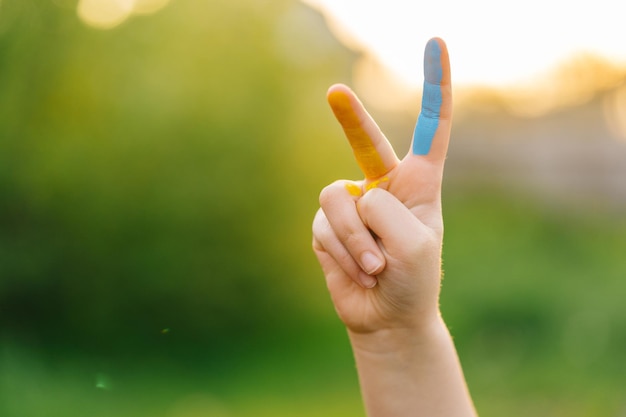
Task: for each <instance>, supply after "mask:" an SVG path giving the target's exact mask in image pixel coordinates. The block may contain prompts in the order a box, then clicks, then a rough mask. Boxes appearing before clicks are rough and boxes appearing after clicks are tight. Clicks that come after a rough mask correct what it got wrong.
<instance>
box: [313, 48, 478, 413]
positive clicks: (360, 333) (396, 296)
mask: <svg viewBox="0 0 626 417" xmlns="http://www.w3.org/2000/svg"><path fill="white" fill-rule="evenodd" d="M433 51H434V52H437V54H433ZM433 56H435V57H436V59H433ZM424 65H425V68H424V72H425V74H426V81H427V82H428V83H430V84H432V86H430V87H428V88H429V89H430V91H431V92H432V91H435V92H436V94H424V98H423V101H422V112H421V115H420V118H419V119H418V123H417V126H416V129H415V131H416V133H415V135H414V141H415V140H423V139H419V138H420V137H422V138H423V137H426V138H427V140H428V141H429V142H430V143H427V145H428V146H424V143H422V144H420V146H415V145H416V144H415V143H414V144H413V145H412V146H411V148H410V149H409V151H408V152H407V154H406V155H405V156H404V157H403V158H402V159H399V158H398V157H397V156H396V153H395V152H394V150H393V148H392V147H391V145H390V144H389V142H388V141H387V139H386V138H385V136H384V135H383V133H382V132H381V131H380V129H379V128H378V126H377V125H376V123H375V122H374V120H373V119H372V118H371V116H370V115H369V114H368V113H367V111H366V110H365V108H364V107H363V105H362V103H361V102H360V101H359V99H358V98H357V97H356V95H355V94H354V93H353V92H352V91H351V90H350V89H349V88H348V87H346V86H344V85H334V86H332V87H331V88H330V89H329V91H328V102H329V104H330V106H331V108H332V110H333V112H334V114H335V116H336V118H337V120H338V121H339V123H340V124H341V126H342V128H343V130H344V132H345V134H346V137H347V139H348V141H349V142H350V144H351V146H352V148H353V151H354V155H355V158H356V160H357V163H358V164H359V166H360V167H361V169H362V171H363V173H364V175H365V178H364V179H363V180H360V181H347V180H340V181H336V182H334V183H333V184H330V185H329V186H327V187H325V188H324V189H323V190H322V192H321V194H320V209H319V210H318V212H317V214H316V216H315V219H314V221H313V249H314V251H315V254H316V255H317V258H318V260H319V262H320V265H321V267H322V270H323V272H324V275H325V277H326V283H327V286H328V289H329V292H330V295H331V298H332V300H333V303H334V306H335V309H336V310H337V313H338V315H339V317H340V318H341V320H342V321H343V322H344V324H345V325H346V327H347V329H348V334H349V337H350V342H351V344H352V348H353V351H354V355H355V359H356V363H357V370H358V373H359V381H360V385H361V391H362V393H363V399H364V403H365V407H366V410H367V413H368V415H369V416H370V417H378V416H381V417H382V416H385V417H393V416H422V415H424V416H429V417H436V416H446V417H450V416H475V415H476V413H475V411H474V407H473V405H472V401H471V399H470V396H469V393H468V390H467V387H466V384H465V380H464V377H463V373H462V370H461V366H460V364H459V361H458V358H457V354H456V351H455V348H454V344H453V342H452V339H451V337H450V335H449V332H448V330H447V327H446V326H445V324H444V322H443V320H442V318H441V315H440V311H439V289H440V284H441V246H442V241H443V218H442V213H441V183H442V177H443V167H444V160H445V157H446V153H447V149H448V143H449V138H450V127H451V118H452V94H451V83H450V64H449V58H448V51H447V48H446V45H445V43H444V42H443V41H442V40H441V39H438V38H435V39H431V40H430V41H429V43H428V44H427V45H426V50H425V59H424ZM435 73H436V74H438V77H432V75H433V74H435ZM433 126H434V127H433ZM416 138H417V139H416ZM416 149H419V151H416ZM357 190H360V192H358V191H357Z"/></svg>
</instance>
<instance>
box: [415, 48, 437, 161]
mask: <svg viewBox="0 0 626 417" xmlns="http://www.w3.org/2000/svg"><path fill="white" fill-rule="evenodd" d="M442 78H443V69H442V66H441V46H440V45H439V43H438V42H437V40H436V39H431V40H430V41H429V42H428V43H427V44H426V50H425V51H424V92H423V94H422V111H421V113H420V115H419V117H418V119H417V124H416V125H415V130H414V132H413V154H415V155H428V153H429V152H430V148H431V145H432V143H433V138H434V137H435V133H436V132H437V128H438V127H439V117H440V115H441V105H442V104H443V94H442V91H441V81H442Z"/></svg>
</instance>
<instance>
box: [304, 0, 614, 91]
mask: <svg viewBox="0 0 626 417" xmlns="http://www.w3.org/2000/svg"><path fill="white" fill-rule="evenodd" d="M303 1H304V2H305V3H307V4H309V5H311V6H312V7H314V8H317V9H319V10H320V11H321V12H322V13H323V14H324V15H325V16H326V18H327V19H328V21H329V24H330V26H331V29H332V30H333V32H335V34H336V35H337V36H338V37H339V38H340V39H341V40H342V41H343V42H344V43H345V44H347V45H349V46H350V47H352V48H353V49H356V50H359V51H362V52H363V53H365V54H372V55H375V56H376V57H377V58H378V59H380V60H381V61H382V62H384V64H385V65H387V66H388V67H389V68H390V69H391V70H392V71H393V72H394V73H395V74H396V75H397V76H398V77H401V78H402V79H403V80H404V81H405V82H407V83H409V84H410V85H413V86H420V85H421V82H422V69H421V65H422V63H421V55H422V51H423V47H424V45H425V43H426V41H427V40H428V39H429V38H431V37H433V36H440V37H442V38H443V39H444V40H446V42H447V44H448V47H449V50H450V56H451V60H452V66H453V71H452V73H453V80H454V82H455V84H463V85H488V86H506V85H511V84H514V83H517V82H518V81H520V80H526V79H528V78H531V77H533V76H536V75H537V74H542V73H544V72H545V71H547V70H549V69H551V68H553V67H554V66H555V65H556V64H557V63H560V62H562V61H564V60H566V59H568V58H569V57H571V56H572V55H575V54H580V53H591V54H595V55H599V56H602V57H605V58H607V59H610V60H612V61H614V62H621V63H622V64H623V63H626V47H624V39H626V25H624V24H623V12H622V11H621V5H620V2H616V1H614V0H596V1H594V2H593V4H591V3H588V2H570V1H564V0H559V1H545V0H526V1H525V2H515V3H511V2H502V1H496V0H474V1H471V2H469V1H464V0H439V1H436V2H434V1H432V2H409V1H405V0H362V1H359V2H358V3H357V2H354V1H352V0H303Z"/></svg>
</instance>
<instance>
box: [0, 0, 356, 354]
mask: <svg viewBox="0 0 626 417" xmlns="http://www.w3.org/2000/svg"><path fill="white" fill-rule="evenodd" d="M66 3H67V2H66ZM1 11H2V14H0V22H1V23H0V91H2V94H0V138H1V140H0V229H1V232H0V275H1V277H2V278H1V280H0V305H2V310H3V314H2V316H1V318H0V320H1V322H2V328H3V333H4V334H5V336H7V337H8V336H11V337H19V338H24V339H25V341H27V342H29V343H31V342H32V343H33V344H34V345H38V344H40V345H42V346H54V345H57V344H58V345H59V346H66V347H69V346H71V347H75V348H79V349H80V348H81V347H82V348H86V349H89V350H90V351H101V352H111V351H112V350H113V351H114V350H116V349H118V350H123V351H128V350H132V349H139V350H141V349H144V348H145V347H146V345H150V346H152V347H153V348H154V349H157V350H158V348H157V347H155V346H154V339H155V338H157V339H158V338H160V337H161V336H162V335H161V333H160V331H161V330H162V329H163V328H171V329H172V332H171V333H172V335H175V337H174V336H172V337H171V339H173V340H176V341H177V342H176V343H179V344H180V345H181V346H186V347H188V346H189V345H193V346H195V347H196V348H198V349H207V348H208V347H211V346H216V345H219V346H221V348H223V347H224V344H223V343H220V341H221V340H224V339H226V340H227V342H226V345H229V344H231V343H232V340H230V339H228V338H229V337H231V336H232V337H235V338H237V337H245V338H248V337H250V336H251V335H250V333H263V332H266V331H268V330H271V329H272V328H273V327H274V326H275V325H276V324H277V321H280V323H283V322H286V321H288V318H289V317H291V316H292V315H291V314H289V315H287V316H286V317H285V314H286V313H285V312H290V311H300V310H301V309H298V308H297V306H298V305H301V304H302V303H301V300H297V299H296V298H295V297H294V294H295V293H299V295H300V296H304V295H305V293H302V290H298V291H295V288H302V285H301V283H302V278H301V271H302V269H303V266H302V265H303V264H304V265H308V266H309V269H311V268H310V265H311V264H312V262H311V255H310V253H309V252H310V249H309V247H310V244H309V241H310V237H309V234H310V232H309V230H310V219H311V217H312V214H313V210H314V206H315V202H316V196H317V189H319V187H321V185H322V184H324V183H325V182H326V181H327V179H326V177H325V175H324V174H323V173H322V174H320V172H323V170H324V168H325V167H328V164H329V163H330V164H332V163H333V157H332V153H333V150H336V149H338V147H337V143H338V144H340V145H343V144H341V143H340V142H339V141H337V140H335V143H336V144H335V145H333V144H332V140H331V139H336V132H337V130H336V127H335V126H334V125H333V124H332V123H333V122H332V120H331V117H330V112H328V110H327V109H326V108H325V102H324V92H325V89H326V88H327V86H328V85H329V84H330V83H331V82H333V81H337V80H342V79H344V80H345V78H346V76H347V75H348V73H349V70H350V63H351V60H352V55H351V54H350V53H347V51H346V50H345V49H344V48H342V47H340V46H339V44H338V43H337V42H336V41H334V39H332V38H331V37H330V35H329V34H328V32H327V31H326V28H325V26H324V24H323V21H322V19H321V17H319V16H318V15H316V14H315V13H314V12H312V11H310V10H308V9H306V8H305V7H304V6H302V5H300V4H298V3H294V2H290V1H273V2H257V1H241V0H239V1H236V2H230V1H210V2H195V1H183V0H181V1H175V2H173V3H172V4H170V5H169V6H168V7H167V8H165V9H164V10H163V11H161V12H160V13H158V14H156V15H154V16H149V17H145V18H137V19H134V20H131V21H129V22H127V23H125V24H124V25H122V26H120V27H119V28H116V29H114V30H111V31H98V30H93V29H91V28H89V27H86V26H85V25H83V24H82V23H81V22H80V21H79V20H78V18H77V17H76V15H75V11H74V9H73V8H72V7H69V6H67V7H60V6H58V5H56V4H55V3H54V2H52V1H28V0H27V1H23V0H19V1H18V0H13V1H4V2H3V3H2V9H1ZM293 51H306V54H303V53H302V52H301V53H300V55H297V54H294V53H293ZM320 120H321V121H320ZM318 138H319V139H318ZM326 138H329V141H328V143H327V142H326ZM339 149H342V148H339ZM329 171H331V170H329ZM335 173H336V171H335ZM309 276H311V274H309V275H308V276H307V277H305V278H309ZM315 278H316V280H317V281H318V283H319V282H320V278H319V275H317V276H315ZM303 285H304V288H307V287H310V286H309V284H306V283H305V284H303ZM305 304H306V303H305ZM280 323H278V324H280ZM29 338H30V339H32V340H29ZM191 342H193V343H191ZM172 343H174V342H172Z"/></svg>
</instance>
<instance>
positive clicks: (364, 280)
mask: <svg viewBox="0 0 626 417" xmlns="http://www.w3.org/2000/svg"><path fill="white" fill-rule="evenodd" d="M359 280H360V281H361V285H362V286H363V287H365V288H374V287H375V286H376V284H377V283H378V280H377V279H376V277H374V276H372V275H367V274H366V273H365V272H361V273H360V274H359Z"/></svg>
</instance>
